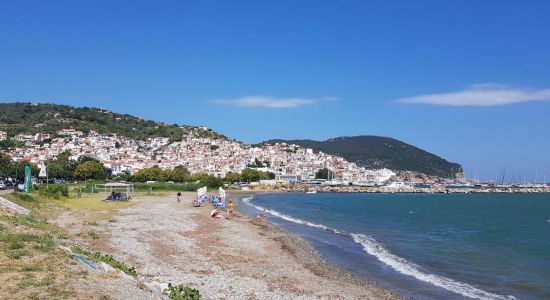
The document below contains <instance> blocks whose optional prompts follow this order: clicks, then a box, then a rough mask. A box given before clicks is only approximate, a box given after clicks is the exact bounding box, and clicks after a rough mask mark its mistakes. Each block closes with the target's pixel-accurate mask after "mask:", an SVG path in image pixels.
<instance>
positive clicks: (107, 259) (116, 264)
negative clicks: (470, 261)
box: [71, 246, 137, 277]
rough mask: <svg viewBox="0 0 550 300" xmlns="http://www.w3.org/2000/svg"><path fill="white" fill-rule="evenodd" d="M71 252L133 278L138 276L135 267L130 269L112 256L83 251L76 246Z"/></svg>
mask: <svg viewBox="0 0 550 300" xmlns="http://www.w3.org/2000/svg"><path fill="white" fill-rule="evenodd" d="M71 251H73V252H74V253H76V254H79V255H82V256H84V257H85V258H87V259H90V260H93V261H95V262H104V263H106V264H108V265H110V266H111V267H113V268H115V269H117V270H120V271H122V272H124V273H125V274H127V275H130V276H132V277H136V276H137V272H136V269H134V268H133V267H129V266H128V265H126V264H125V263H123V262H121V261H118V260H116V259H114V258H113V257H112V256H111V255H104V254H101V253H99V252H93V253H92V252H90V251H88V250H83V249H81V248H80V247H76V246H75V247H71Z"/></svg>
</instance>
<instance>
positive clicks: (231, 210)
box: [227, 200, 235, 218]
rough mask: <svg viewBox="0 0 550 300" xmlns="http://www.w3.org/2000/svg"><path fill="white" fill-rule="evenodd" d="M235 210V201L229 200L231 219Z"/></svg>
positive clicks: (228, 206)
mask: <svg viewBox="0 0 550 300" xmlns="http://www.w3.org/2000/svg"><path fill="white" fill-rule="evenodd" d="M233 209H235V203H233V201H231V200H229V204H228V205H227V215H228V216H229V217H230V218H231V217H233Z"/></svg>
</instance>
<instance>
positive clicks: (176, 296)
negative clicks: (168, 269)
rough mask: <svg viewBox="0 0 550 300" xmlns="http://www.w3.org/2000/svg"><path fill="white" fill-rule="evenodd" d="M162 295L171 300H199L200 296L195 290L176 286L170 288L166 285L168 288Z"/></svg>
mask: <svg viewBox="0 0 550 300" xmlns="http://www.w3.org/2000/svg"><path fill="white" fill-rule="evenodd" d="M163 293H164V294H165V295H167V296H168V298H170V299H172V300H199V299H201V295H200V293H199V291H198V290H197V289H193V288H190V287H188V286H183V285H178V286H172V284H171V283H168V287H167V288H166V289H164V291H163Z"/></svg>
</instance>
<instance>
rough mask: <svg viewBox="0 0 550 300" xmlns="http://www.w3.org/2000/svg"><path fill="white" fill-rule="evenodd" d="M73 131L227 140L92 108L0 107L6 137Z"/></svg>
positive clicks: (139, 137)
mask: <svg viewBox="0 0 550 300" xmlns="http://www.w3.org/2000/svg"><path fill="white" fill-rule="evenodd" d="M65 128H74V129H76V130H80V131H83V132H85V133H87V132H89V131H90V130H93V131H96V132H98V133H102V134H117V135H120V136H125V137H129V138H133V139H137V140H144V139H146V138H151V137H167V138H170V139H171V140H180V139H181V138H182V137H183V135H184V134H195V135H197V136H200V137H211V138H226V137H225V136H223V135H220V134H218V133H216V132H214V131H212V130H210V129H207V130H203V129H201V128H198V127H195V126H179V125H178V124H165V123H160V122H155V121H151V120H144V119H142V118H139V117H135V116H131V115H128V114H118V113H114V112H111V111H108V110H103V109H99V108H92V107H72V106H68V105H57V104H37V103H0V130H2V131H6V132H7V133H8V135H9V136H12V137H13V136H15V135H17V134H35V133H50V134H56V133H57V132H58V131H59V130H61V129H65Z"/></svg>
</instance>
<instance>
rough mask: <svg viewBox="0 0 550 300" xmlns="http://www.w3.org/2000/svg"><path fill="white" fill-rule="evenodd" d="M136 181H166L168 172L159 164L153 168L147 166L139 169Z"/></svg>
mask: <svg viewBox="0 0 550 300" xmlns="http://www.w3.org/2000/svg"><path fill="white" fill-rule="evenodd" d="M134 178H135V180H136V181H141V182H144V181H166V172H164V170H162V169H161V168H159V166H154V167H151V168H145V169H141V170H139V171H138V172H137V173H136V175H135V176H134Z"/></svg>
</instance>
